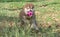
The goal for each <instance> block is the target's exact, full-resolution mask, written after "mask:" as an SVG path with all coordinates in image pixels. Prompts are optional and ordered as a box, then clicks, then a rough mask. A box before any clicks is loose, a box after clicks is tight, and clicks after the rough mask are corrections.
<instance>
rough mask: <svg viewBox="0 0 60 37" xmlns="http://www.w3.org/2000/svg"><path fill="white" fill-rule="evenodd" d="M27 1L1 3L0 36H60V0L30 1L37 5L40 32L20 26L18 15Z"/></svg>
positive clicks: (36, 12) (36, 11)
mask: <svg viewBox="0 0 60 37" xmlns="http://www.w3.org/2000/svg"><path fill="white" fill-rule="evenodd" d="M26 3H27V2H1V3H0V37H60V0H51V1H50V0H46V1H41V2H28V3H33V4H34V6H35V14H36V20H37V23H38V27H39V28H40V31H39V33H35V32H33V33H32V32H31V30H30V29H28V30H27V31H25V30H24V29H22V28H19V22H18V21H19V16H18V15H19V12H20V10H21V8H22V6H23V5H24V4H26ZM31 34H32V35H31Z"/></svg>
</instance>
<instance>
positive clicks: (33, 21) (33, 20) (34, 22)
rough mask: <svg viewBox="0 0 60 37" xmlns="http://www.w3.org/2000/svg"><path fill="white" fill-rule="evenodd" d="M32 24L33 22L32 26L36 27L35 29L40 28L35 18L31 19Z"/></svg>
mask: <svg viewBox="0 0 60 37" xmlns="http://www.w3.org/2000/svg"><path fill="white" fill-rule="evenodd" d="M30 24H31V28H34V29H35V30H39V28H38V27H37V23H36V20H35V19H32V20H31V21H30Z"/></svg>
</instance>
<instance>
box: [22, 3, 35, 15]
mask: <svg viewBox="0 0 60 37" xmlns="http://www.w3.org/2000/svg"><path fill="white" fill-rule="evenodd" d="M23 10H24V12H25V14H27V15H28V16H32V15H33V12H34V5H33V4H31V3H30V4H25V5H24V6H23Z"/></svg>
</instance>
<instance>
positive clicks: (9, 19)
mask: <svg viewBox="0 0 60 37" xmlns="http://www.w3.org/2000/svg"><path fill="white" fill-rule="evenodd" d="M2 20H6V21H17V20H19V18H17V17H8V16H0V21H2Z"/></svg>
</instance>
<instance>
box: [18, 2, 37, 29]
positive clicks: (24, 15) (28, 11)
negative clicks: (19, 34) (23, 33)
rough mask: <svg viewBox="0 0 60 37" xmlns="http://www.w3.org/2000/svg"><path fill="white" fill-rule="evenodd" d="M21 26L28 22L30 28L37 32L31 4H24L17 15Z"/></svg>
mask: <svg viewBox="0 0 60 37" xmlns="http://www.w3.org/2000/svg"><path fill="white" fill-rule="evenodd" d="M19 17H20V22H21V25H26V23H27V22H26V21H27V20H28V21H29V23H30V25H31V28H34V29H36V30H38V27H37V23H36V19H35V11H34V5H33V4H31V3H30V4H25V5H24V6H23V8H22V10H21V11H20V13H19Z"/></svg>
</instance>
